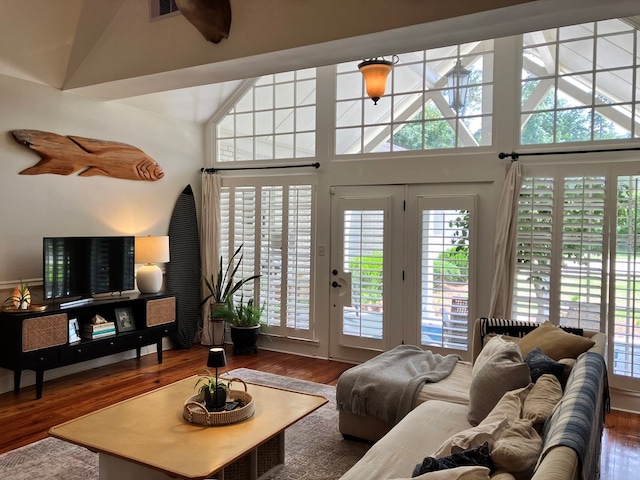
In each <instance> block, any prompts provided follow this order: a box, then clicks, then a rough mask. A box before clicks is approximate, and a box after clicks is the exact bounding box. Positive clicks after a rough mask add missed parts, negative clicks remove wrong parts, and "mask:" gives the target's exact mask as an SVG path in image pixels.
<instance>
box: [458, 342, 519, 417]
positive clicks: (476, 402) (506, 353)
mask: <svg viewBox="0 0 640 480" xmlns="http://www.w3.org/2000/svg"><path fill="white" fill-rule="evenodd" d="M497 338H498V337H496V338H494V339H492V340H491V341H490V342H489V344H491V343H493V342H495V341H496V339H497ZM500 341H501V342H502V344H501V347H500V348H498V349H496V350H495V351H494V352H493V355H492V356H490V357H489V358H487V359H484V361H483V364H482V366H481V367H480V368H479V369H478V371H477V372H476V374H475V376H474V375H473V373H472V378H471V387H470V389H469V412H468V415H467V420H468V421H469V423H470V424H471V425H473V426H476V425H478V424H479V423H480V422H481V421H482V420H483V419H484V418H485V417H486V416H487V415H488V414H489V412H491V410H492V409H493V407H495V405H496V404H497V403H498V401H499V400H500V399H501V398H502V396H503V395H504V394H505V393H506V392H508V391H509V390H515V389H516V388H522V387H526V386H527V385H529V383H531V376H530V374H529V367H528V365H527V364H526V363H524V362H523V361H522V355H521V354H520V349H519V348H518V345H516V344H515V343H511V342H506V341H504V340H500ZM483 350H484V349H483Z"/></svg>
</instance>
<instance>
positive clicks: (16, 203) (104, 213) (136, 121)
mask: <svg viewBox="0 0 640 480" xmlns="http://www.w3.org/2000/svg"><path fill="white" fill-rule="evenodd" d="M14 129H36V130H44V131H48V132H54V133H58V134H61V135H77V136H83V137H89V138H96V139H101V140H111V141H118V142H123V143H128V144H131V145H133V146H136V147H138V148H140V149H141V150H143V151H144V152H146V153H147V154H148V155H149V156H150V157H152V158H154V159H155V160H156V161H157V162H158V163H159V164H160V165H161V167H162V168H163V170H164V172H165V176H164V178H162V179H161V180H159V181H156V182H146V181H134V180H121V179H116V178H109V177H102V176H95V177H79V176H77V175H75V174H74V175H69V176H61V175H33V176H31V175H20V174H19V172H20V171H22V170H23V169H25V168H27V167H30V166H32V165H34V164H35V163H37V162H38V160H39V159H40V157H39V156H38V155H37V154H36V153H35V152H34V151H32V150H30V149H28V148H27V147H25V146H22V145H20V144H18V143H17V142H16V141H15V140H14V139H13V136H12V135H11V133H10V132H11V130H14ZM0 132H2V133H1V135H0V225H2V227H0V291H2V290H3V289H6V288H11V287H12V286H13V285H15V284H16V283H17V282H18V281H19V279H24V280H29V281H30V283H32V284H36V285H37V284H39V283H40V282H41V277H42V237H44V236H66V235H147V234H151V235H166V233H167V229H168V226H169V219H170V216H171V212H172V210H173V207H174V205H175V201H176V199H177V198H178V196H179V194H180V193H181V191H182V190H183V189H184V187H185V186H186V185H188V184H191V185H192V187H193V188H194V191H195V193H196V196H197V197H196V198H199V196H200V195H199V192H200V174H199V169H200V167H201V166H202V158H203V140H202V138H203V136H202V126H201V125H198V124H192V123H186V122H180V121H176V120H171V119H168V118H164V117H161V116H158V115H154V114H149V113H145V112H143V111H141V110H137V109H135V108H132V107H126V106H122V105H119V104H117V103H109V102H99V101H94V100H89V99H87V98H84V97H81V96H77V95H74V94H70V93H64V92H61V91H59V90H56V89H54V88H51V87H47V86H43V85H40V84H35V83H30V82H26V81H21V80H16V79H14V78H10V77H5V76H0ZM0 293H1V292H0ZM5 296H6V295H3V296H2V300H3V299H4V298H5ZM9 375H11V376H12V374H11V373H10V372H9V371H7V370H2V369H0V391H2V388H3V387H4V385H5V383H6V382H5V380H6V377H7V376H9ZM45 375H46V376H45V378H49V375H48V374H45ZM27 381H28V380H27ZM23 383H25V382H23Z"/></svg>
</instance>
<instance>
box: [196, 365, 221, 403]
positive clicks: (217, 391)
mask: <svg viewBox="0 0 640 480" xmlns="http://www.w3.org/2000/svg"><path fill="white" fill-rule="evenodd" d="M199 377H200V378H198V381H197V382H196V385H195V386H196V388H197V387H198V385H200V388H199V389H198V393H200V394H202V395H203V397H204V404H205V406H206V407H207V410H209V411H214V410H218V409H221V408H222V407H224V406H225V404H226V403H227V392H228V391H229V385H228V384H226V383H224V382H221V381H220V380H218V379H217V377H216V376H215V375H213V374H212V373H211V372H210V371H209V370H208V369H207V370H205V371H204V372H203V373H201V374H199Z"/></svg>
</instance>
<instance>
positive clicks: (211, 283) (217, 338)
mask: <svg viewBox="0 0 640 480" xmlns="http://www.w3.org/2000/svg"><path fill="white" fill-rule="evenodd" d="M242 247H243V245H240V246H239V247H238V249H237V250H236V251H235V252H234V254H233V255H232V256H231V258H229V262H228V263H227V266H226V268H225V269H224V270H223V264H222V256H220V263H219V268H218V272H217V274H215V275H214V274H212V275H211V278H208V277H207V276H205V275H203V278H204V283H205V286H206V289H207V291H208V295H207V296H206V297H205V298H204V299H203V300H202V302H201V304H200V305H204V304H205V303H207V302H210V304H211V305H210V309H209V318H210V322H211V324H212V325H213V330H214V331H213V335H212V337H213V338H212V339H213V344H214V345H222V344H223V343H224V321H225V320H229V319H231V318H233V317H234V315H235V312H234V309H233V294H234V293H236V292H237V291H238V290H240V289H241V288H242V286H243V285H244V284H245V283H248V282H250V281H252V280H255V279H256V278H260V275H251V276H248V277H244V278H242V279H240V280H238V281H237V282H235V281H234V276H235V274H236V272H237V271H238V268H239V267H240V264H241V263H242V254H241V253H240V252H241V250H242ZM236 258H237V261H236Z"/></svg>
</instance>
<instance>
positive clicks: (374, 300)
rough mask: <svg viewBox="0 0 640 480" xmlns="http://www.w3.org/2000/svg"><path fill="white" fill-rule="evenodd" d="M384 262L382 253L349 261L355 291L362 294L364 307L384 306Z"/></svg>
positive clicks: (352, 258) (361, 298) (374, 253)
mask: <svg viewBox="0 0 640 480" xmlns="http://www.w3.org/2000/svg"><path fill="white" fill-rule="evenodd" d="M382 262H383V258H382V253H381V252H373V253H371V254H370V255H367V256H363V257H351V258H350V259H349V270H350V272H351V283H352V285H353V290H354V292H358V291H359V292H360V302H361V303H362V304H363V305H381V304H382Z"/></svg>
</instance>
